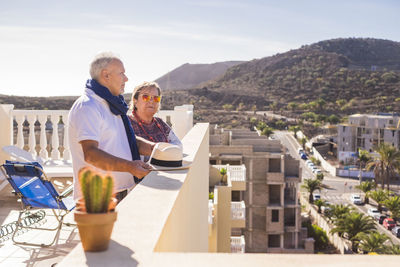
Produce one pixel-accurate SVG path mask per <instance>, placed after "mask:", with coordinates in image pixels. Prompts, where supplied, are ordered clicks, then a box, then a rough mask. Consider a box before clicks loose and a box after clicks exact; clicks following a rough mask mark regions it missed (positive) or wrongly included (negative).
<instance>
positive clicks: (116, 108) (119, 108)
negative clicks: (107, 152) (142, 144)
mask: <svg viewBox="0 0 400 267" xmlns="http://www.w3.org/2000/svg"><path fill="white" fill-rule="evenodd" d="M86 88H88V89H91V90H92V91H93V92H95V93H96V95H98V96H100V97H101V98H103V99H104V100H106V101H107V103H108V106H109V107H110V111H111V112H112V114H114V115H121V118H122V121H123V122H124V127H125V132H126V136H127V137H128V142H129V148H130V149H131V154H132V160H138V159H140V155H139V148H138V147H137V144H136V137H135V132H134V131H133V129H132V125H131V123H130V121H129V119H128V116H127V115H126V113H127V112H128V110H129V108H128V104H126V102H125V99H124V97H123V96H122V95H119V96H114V95H113V94H111V92H110V90H108V89H107V88H106V87H104V86H102V85H101V84H99V83H98V82H97V81H96V80H93V79H89V80H87V82H86ZM134 179H135V183H139V182H140V179H138V178H136V177H135V176H134Z"/></svg>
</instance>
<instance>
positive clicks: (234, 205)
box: [231, 201, 246, 220]
mask: <svg viewBox="0 0 400 267" xmlns="http://www.w3.org/2000/svg"><path fill="white" fill-rule="evenodd" d="M231 215H232V220H245V219H246V204H245V203H244V201H240V202H235V201H232V202H231Z"/></svg>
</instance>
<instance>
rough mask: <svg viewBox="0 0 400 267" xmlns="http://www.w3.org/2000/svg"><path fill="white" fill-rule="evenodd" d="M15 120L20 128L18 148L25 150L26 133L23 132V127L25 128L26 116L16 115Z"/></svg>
mask: <svg viewBox="0 0 400 267" xmlns="http://www.w3.org/2000/svg"><path fill="white" fill-rule="evenodd" d="M15 120H16V121H17V125H18V126H17V127H18V132H17V147H19V148H22V149H24V132H23V130H22V129H23V127H24V121H25V116H24V115H19V114H18V115H15Z"/></svg>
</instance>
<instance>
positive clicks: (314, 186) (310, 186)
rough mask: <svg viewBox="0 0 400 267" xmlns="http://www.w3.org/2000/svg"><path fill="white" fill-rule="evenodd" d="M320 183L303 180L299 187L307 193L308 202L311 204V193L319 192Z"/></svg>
mask: <svg viewBox="0 0 400 267" xmlns="http://www.w3.org/2000/svg"><path fill="white" fill-rule="evenodd" d="M321 185H322V184H321V181H319V180H314V179H311V178H310V179H305V180H304V184H303V185H302V186H301V187H302V188H305V189H306V190H307V191H308V193H309V196H308V201H309V202H310V203H311V204H312V203H313V202H314V198H313V193H314V191H315V190H321Z"/></svg>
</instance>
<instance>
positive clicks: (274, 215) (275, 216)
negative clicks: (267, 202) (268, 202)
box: [271, 210, 279, 222]
mask: <svg viewBox="0 0 400 267" xmlns="http://www.w3.org/2000/svg"><path fill="white" fill-rule="evenodd" d="M271 222H279V210H272V219H271Z"/></svg>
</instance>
